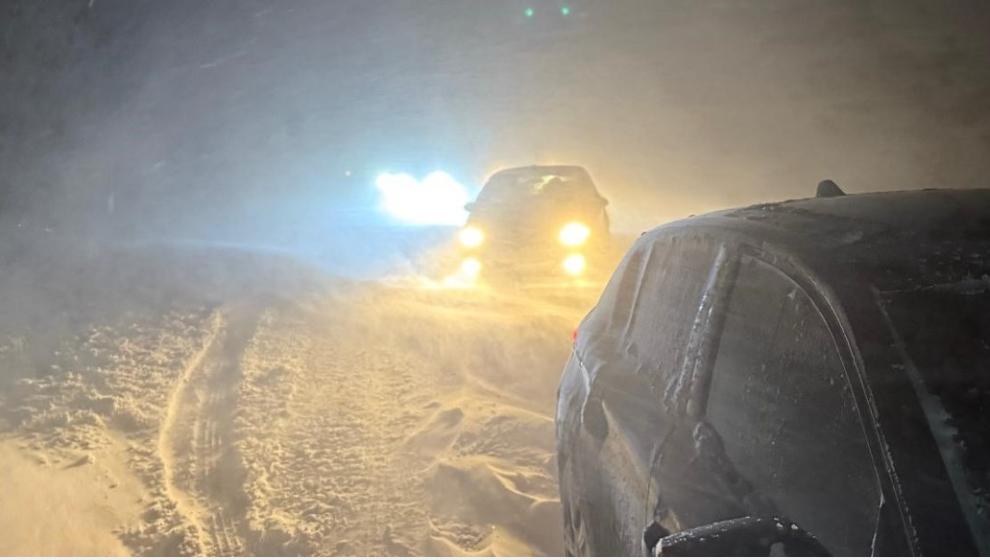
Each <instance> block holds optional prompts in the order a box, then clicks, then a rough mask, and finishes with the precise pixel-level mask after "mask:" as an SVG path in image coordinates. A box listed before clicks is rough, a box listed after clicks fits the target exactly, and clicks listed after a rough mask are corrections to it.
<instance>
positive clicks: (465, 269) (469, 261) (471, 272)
mask: <svg viewBox="0 0 990 560" xmlns="http://www.w3.org/2000/svg"><path fill="white" fill-rule="evenodd" d="M460 273H461V274H460V275H461V276H462V277H463V278H464V279H465V280H475V279H476V278H478V274H480V273H481V261H479V260H478V259H476V258H474V257H468V258H466V259H464V260H463V261H461V268H460Z"/></svg>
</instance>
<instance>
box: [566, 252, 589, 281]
mask: <svg viewBox="0 0 990 560" xmlns="http://www.w3.org/2000/svg"><path fill="white" fill-rule="evenodd" d="M587 266H588V261H586V260H585V258H584V255H579V254H574V255H570V256H568V257H567V258H566V259H564V272H566V273H567V274H570V275H571V276H580V275H581V274H583V273H584V269H585V268H587Z"/></svg>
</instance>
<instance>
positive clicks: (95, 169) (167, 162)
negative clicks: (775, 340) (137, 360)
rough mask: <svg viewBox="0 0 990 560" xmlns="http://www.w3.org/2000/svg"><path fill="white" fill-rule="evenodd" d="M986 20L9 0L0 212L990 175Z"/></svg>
mask: <svg viewBox="0 0 990 560" xmlns="http://www.w3.org/2000/svg"><path fill="white" fill-rule="evenodd" d="M565 5H566V6H567V8H568V9H569V13H568V14H567V15H564V14H563V13H562V12H561V8H562V7H563V6H565ZM528 7H529V8H532V10H533V13H532V17H527V14H526V9H527V8H528ZM987 30H990V4H987V3H986V2H982V1H952V2H935V1H932V2H917V1H905V0H896V1H889V2H861V1H858V0H857V1H846V2H819V1H806V0H794V1H786V2H784V1H765V2H702V1H660V0H643V1H624V0H614V1H589V0H573V1H571V2H568V3H565V2H560V1H558V2H554V1H550V0H533V1H530V2H524V1H517V0H506V1H498V0H477V1H439V0H417V1H413V0H410V1H368V0H358V1H274V0H267V1H258V0H253V1H241V2H234V1H224V2H211V3H204V2H193V1H174V2H173V1H169V2H151V1H136V0H115V1H110V0H92V1H90V0H82V1H65V2H34V1H33V0H14V1H11V0H6V1H5V2H4V3H3V7H2V9H0V49H2V57H0V64H2V67H0V102H2V103H0V168H2V169H3V175H4V176H3V177H2V179H0V188H2V191H0V225H10V224H12V223H14V222H18V223H21V222H28V223H30V224H34V225H35V226H37V227H49V228H52V229H54V230H57V231H73V232H83V233H86V234H90V233H92V234H94V235H98V234H106V233H111V234H114V235H173V236H177V237H211V236H215V237H217V238H230V237H236V236H237V235H238V234H239V233H238V232H245V231H249V230H250V231H252V235H254V236H256V237H257V236H260V237H264V235H265V233H264V232H265V231H275V230H278V229H279V228H281V227H284V226H285V225H286V224H300V223H307V222H314V221H323V222H330V223H333V222H340V223H346V222H348V221H349V220H350V221H353V220H367V219H373V218H369V217H368V216H373V214H371V213H369V209H371V208H373V207H374V205H375V204H376V193H375V190H374V186H373V182H374V177H375V176H376V175H377V174H378V173H381V172H383V171H401V172H408V173H412V174H414V175H423V174H425V173H427V172H429V171H432V170H436V169H442V170H446V171H448V172H449V173H451V174H452V175H454V176H455V177H456V178H458V179H459V180H460V181H462V182H463V183H464V184H465V185H467V186H469V187H470V188H471V189H472V190H476V189H477V188H479V186H480V184H481V182H482V181H483V180H484V178H485V177H486V176H487V175H488V174H489V173H491V172H492V171H494V170H495V169H497V168H499V167H501V166H509V165H524V164H529V163H574V164H579V165H584V166H586V167H587V168H588V169H589V170H590V171H591V172H592V175H593V176H594V178H595V179H596V181H597V183H598V185H599V188H600V190H601V191H602V192H603V194H605V196H607V197H608V198H609V199H610V200H611V203H612V204H611V207H610V208H611V211H612V213H613V224H614V225H615V227H616V228H617V229H621V230H625V231H638V230H641V229H645V228H648V227H652V226H654V225H657V224H659V223H662V222H664V221H667V220H670V219H674V218H677V217H681V216H685V215H687V214H691V213H698V212H703V211H706V210H712V209H717V208H722V207H729V206H738V205H743V204H749V203H755V202H761V201H765V200H779V199H786V198H799V197H805V196H810V195H812V194H813V192H814V187H815V184H816V183H817V182H818V181H819V180H820V179H822V178H825V177H830V178H832V179H834V180H836V181H837V182H838V183H839V184H840V185H842V186H843V187H844V188H846V190H847V191H850V192H865V191H874V190H891V189H901V188H922V187H936V186H952V187H986V186H990V182H988V181H987V176H988V172H990V157H987V153H988V148H990V33H988V31H987ZM348 172H349V176H348V175H347V173H348ZM111 198H112V201H111Z"/></svg>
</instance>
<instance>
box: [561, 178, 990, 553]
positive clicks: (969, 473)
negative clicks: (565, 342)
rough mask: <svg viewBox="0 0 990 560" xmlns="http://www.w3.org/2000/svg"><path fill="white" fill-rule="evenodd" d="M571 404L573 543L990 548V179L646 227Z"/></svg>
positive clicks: (568, 526)
mask: <svg viewBox="0 0 990 560" xmlns="http://www.w3.org/2000/svg"><path fill="white" fill-rule="evenodd" d="M839 194H841V193H839ZM556 421H557V450H558V465H559V469H560V491H561V500H562V505H563V510H564V525H565V538H566V548H567V552H568V553H570V554H580V555H615V554H619V555H640V554H644V553H646V554H661V555H682V554H705V555H723V554H747V555H763V554H769V553H781V552H782V553H786V554H835V555H913V554H927V555H972V554H983V555H987V554H990V548H988V545H990V507H988V498H990V496H988V490H990V441H988V439H990V191H986V190H981V191H948V190H928V191H914V192H896V193H880V194H864V195H854V196H833V197H830V198H816V199H809V200H799V201H790V202H784V203H778V204H765V205H759V206H753V207H749V208H744V209H739V210H731V211H726V212H719V213H715V214H710V215H705V216H700V217H695V218H690V219H686V220H683V221H680V222H676V223H673V224H670V225H667V226H663V227H660V228H657V229H655V230H653V231H650V232H648V233H646V234H644V235H643V236H641V237H640V239H639V240H638V241H637V242H636V243H635V245H634V246H633V248H632V249H631V250H630V251H629V253H628V254H627V255H626V256H625V258H624V260H623V261H622V264H621V265H620V266H619V268H618V270H617V271H616V272H615V274H614V275H613V277H612V278H611V280H610V282H609V284H608V286H607V287H606V289H605V291H604V293H603V295H602V297H601V299H600V301H599V303H598V305H597V306H596V307H595V308H594V309H593V310H592V311H591V313H590V314H589V315H588V316H587V317H586V318H585V319H584V321H583V322H582V323H581V325H580V327H579V329H578V332H577V335H576V340H575V345H574V351H573V354H572V356H571V358H570V361H569V363H568V365H567V367H566V369H565V371H564V375H563V378H562V380H561V384H560V389H559V400H558V404H557V416H556Z"/></svg>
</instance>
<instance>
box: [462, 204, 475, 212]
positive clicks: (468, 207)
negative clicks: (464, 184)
mask: <svg viewBox="0 0 990 560" xmlns="http://www.w3.org/2000/svg"><path fill="white" fill-rule="evenodd" d="M464 209H465V210H467V211H468V212H470V211H471V210H474V203H473V202H468V203H467V204H465V205H464Z"/></svg>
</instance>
